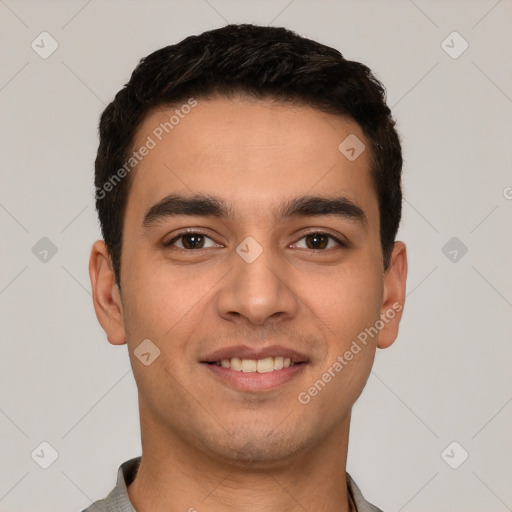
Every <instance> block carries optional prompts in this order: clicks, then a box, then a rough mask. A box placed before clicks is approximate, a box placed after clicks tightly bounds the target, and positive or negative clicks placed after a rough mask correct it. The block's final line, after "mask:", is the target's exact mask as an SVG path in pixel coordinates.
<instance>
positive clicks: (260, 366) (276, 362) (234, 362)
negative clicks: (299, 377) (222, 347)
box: [215, 357, 295, 373]
mask: <svg viewBox="0 0 512 512" xmlns="http://www.w3.org/2000/svg"><path fill="white" fill-rule="evenodd" d="M215 364H216V365H217V366H223V367H224V368H231V369H232V370H235V371H238V372H258V373H266V372H271V371H274V370H281V369H282V368H288V367H289V366H293V365H295V363H292V360H291V359H290V358H289V357H266V358H265V359H258V360H256V359H240V358H239V357H232V358H231V359H221V360H220V361H217V362H216V363H215Z"/></svg>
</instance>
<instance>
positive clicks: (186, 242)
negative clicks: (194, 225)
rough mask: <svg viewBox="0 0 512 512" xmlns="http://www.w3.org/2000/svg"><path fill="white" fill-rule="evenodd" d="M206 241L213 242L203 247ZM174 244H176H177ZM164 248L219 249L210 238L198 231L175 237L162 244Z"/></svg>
mask: <svg viewBox="0 0 512 512" xmlns="http://www.w3.org/2000/svg"><path fill="white" fill-rule="evenodd" d="M206 240H210V241H211V242H213V243H212V244H211V245H205V242H206ZM175 242H178V243H177V244H176V243H175ZM164 246H165V247H170V246H175V247H177V248H178V249H183V250H191V249H207V248H208V247H219V244H217V243H216V242H215V241H214V240H213V239H212V238H210V237H209V236H207V235H206V234H204V233H201V232H200V231H187V232H185V233H180V234H179V235H178V236H175V237H174V238H173V239H172V240H169V241H168V242H165V243H164Z"/></svg>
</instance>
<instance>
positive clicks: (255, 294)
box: [218, 235, 297, 324]
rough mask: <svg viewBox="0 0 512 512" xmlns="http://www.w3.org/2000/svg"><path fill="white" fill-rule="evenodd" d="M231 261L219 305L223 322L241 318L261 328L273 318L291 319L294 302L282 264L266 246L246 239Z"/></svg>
mask: <svg viewBox="0 0 512 512" xmlns="http://www.w3.org/2000/svg"><path fill="white" fill-rule="evenodd" d="M262 237H263V235H262V236H261V237H260V239H262ZM231 260H232V265H233V271H232V272H230V273H229V276H228V280H227V281H226V283H225V285H224V287H223V288H222V290H221V293H220V297H219V301H218V307H219V314H220V315H222V316H224V317H225V318H228V317H229V318H233V317H239V316H243V317H245V318H246V319H247V320H249V321H250V322H251V323H255V324H263V323H265V322H266V321H267V319H268V318H270V317H272V316H274V317H277V316H280V317H282V318H290V317H291V316H294V315H295V314H296V313H297V302H296V298H295V296H294V294H293V292H292V291H291V290H290V288H289V285H288V283H287V280H286V275H285V266H284V265H285V264H284V262H283V260H282V259H281V258H279V254H278V253H276V251H274V250H272V249H271V247H270V246H269V244H268V243H266V242H263V243H262V244H260V243H259V241H258V240H256V238H254V237H251V236H249V237H247V238H245V239H244V240H243V241H242V242H241V243H240V244H239V245H238V246H237V248H236V250H235V251H234V252H233V254H232V256H231ZM280 273H281V275H280ZM278 313H279V315H277V314H278Z"/></svg>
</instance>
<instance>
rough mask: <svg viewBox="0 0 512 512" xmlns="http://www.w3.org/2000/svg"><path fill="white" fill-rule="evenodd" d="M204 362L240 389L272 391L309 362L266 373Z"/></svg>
mask: <svg viewBox="0 0 512 512" xmlns="http://www.w3.org/2000/svg"><path fill="white" fill-rule="evenodd" d="M202 364H203V366H205V367H206V368H207V369H208V370H209V371H211V372H212V373H213V374H214V375H216V376H217V377H218V378H220V379H221V380H222V381H223V382H225V383H226V384H228V385H229V386H231V387H233V388H235V389H238V390H240V391H270V390H272V389H275V388H277V387H279V386H281V385H282V384H285V383H286V382H289V381H291V380H292V379H293V378H294V377H296V376H297V375H299V374H300V373H301V372H302V371H304V368H305V367H306V364H307V363H299V364H296V365H294V366H288V368H282V369H281V370H273V371H271V372H265V373H258V372H239V371H236V370H232V369H231V368H224V367H223V366H217V365H216V364H208V363H202Z"/></svg>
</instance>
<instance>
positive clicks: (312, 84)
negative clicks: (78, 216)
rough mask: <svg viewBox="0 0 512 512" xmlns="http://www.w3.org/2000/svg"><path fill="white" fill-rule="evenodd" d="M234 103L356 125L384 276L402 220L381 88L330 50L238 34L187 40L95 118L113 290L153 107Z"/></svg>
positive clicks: (393, 144) (396, 151)
mask: <svg viewBox="0 0 512 512" xmlns="http://www.w3.org/2000/svg"><path fill="white" fill-rule="evenodd" d="M240 94H242V95H244V96H250V97H254V98H256V99H274V100H278V101H285V102H292V103H295V104H301V105H308V106H311V107H314V108H317V109H318V110H320V111H323V112H326V113H330V114H335V115H339V116H341V117H344V118H348V119H351V120H353V121H355V122H357V123H358V124H359V126H360V127H361V129H362V130H363V133H364V135H365V137H366V138H367V139H368V141H369V142H370V146H371V147H370V155H371V162H372V166H371V176H372V181H373V184H374V187H375V192H376V195H377V198H378V204H379V217H380V239H381V246H382V254H383V268H384V270H387V268H388V266H389V263H390V257H391V253H392V250H393V246H394V242H395V237H396V233H397V231H398V226H399V223H400V218H401V211H402V187H401V172H402V163H403V161H402V150H401V145H400V140H399V136H398V134H397V132H396V130H395V121H394V120H393V118H392V116H391V110H390V109H389V107H388V106H387V104H386V93H385V89H384V86H383V85H382V84H381V82H380V81H379V80H378V79H377V78H376V77H375V76H374V74H373V73H372V71H371V70H370V69H369V68H368V67H367V66H365V65H364V64H361V63H359V62H355V61H349V60H346V59H345V58H344V57H343V55H342V54H341V53H340V52H339V51H338V50H335V49H334V48H330V47H328V46H325V45H323V44H320V43H318V42H316V41H313V40H311V39H307V38H304V37H301V36H299V35H298V34H296V33H295V32H292V31H291V30H288V29H286V28H283V27H266V26H256V25H251V24H241V25H226V26H224V27H222V28H218V29H215V30H210V31H207V32H203V33H202V34H200V35H197V36H190V37H187V38H186V39H184V40H182V41H181V42H179V43H177V44H174V45H170V46H166V47H164V48H161V49H159V50H157V51H155V52H153V53H151V54H150V55H148V56H147V57H144V58H143V59H141V60H140V62H139V64H138V65H137V67H136V68H135V70H134V71H133V73H132V75H131V78H130V80H129V82H128V83H127V84H126V85H125V86H124V87H123V88H122V89H121V90H120V91H119V92H118V93H117V94H116V96H115V98H114V100H113V101H112V102H111V103H110V104H109V105H108V106H107V107H106V108H105V110H104V111H103V113H102V115H101V120H100V124H99V137H100V142H99V147H98V153H97V156H96V161H95V187H96V209H97V211H98V216H99V221H100V225H101V231H102V235H103V239H104V241H105V244H106V246H107V248H108V251H109V255H110V257H111V259H112V265H113V269H114V272H115V277H116V282H117V285H118V287H119V288H120V284H121V279H120V277H121V276H120V274H121V247H122V240H123V220H124V217H125V211H126V205H127V198H128V194H129V190H130V183H131V181H132V180H131V174H128V173H127V172H126V169H127V167H126V163H127V161H128V160H129V159H130V155H131V153H132V151H133V147H132V146H133V144H134V141H135V137H136V134H137V130H138V128H139V127H140V125H141V124H142V122H143V120H144V119H145V117H146V116H147V115H148V114H149V113H150V112H151V111H153V110H154V109H155V107H166V106H169V107H171V106H175V105H178V104H180V103H186V102H187V100H190V98H195V99H198V98H199V99H207V98H209V97H213V96H218V95H220V96H226V97H231V96H233V95H240ZM340 142H341V141H340ZM123 166H124V167H123ZM123 168H124V169H125V172H124V173H119V171H120V170H121V169H123ZM128 170H129V168H128ZM116 173H117V176H116ZM125 175H126V177H124V176H125ZM120 176H123V179H120ZM109 184H110V185H109ZM107 192H108V193H107Z"/></svg>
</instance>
